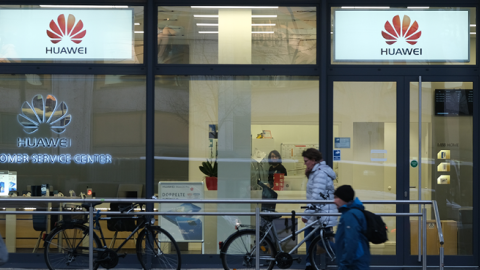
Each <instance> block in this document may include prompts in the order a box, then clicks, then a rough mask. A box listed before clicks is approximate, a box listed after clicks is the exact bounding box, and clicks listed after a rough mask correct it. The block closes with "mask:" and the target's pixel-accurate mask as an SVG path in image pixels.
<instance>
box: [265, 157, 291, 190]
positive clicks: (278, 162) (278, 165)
mask: <svg viewBox="0 0 480 270" xmlns="http://www.w3.org/2000/svg"><path fill="white" fill-rule="evenodd" d="M268 163H269V164H270V168H269V169H268V184H269V185H270V187H271V188H273V175H274V174H276V173H283V174H284V176H287V169H285V167H283V165H282V156H280V153H279V152H278V151H277V150H273V151H272V152H270V154H268Z"/></svg>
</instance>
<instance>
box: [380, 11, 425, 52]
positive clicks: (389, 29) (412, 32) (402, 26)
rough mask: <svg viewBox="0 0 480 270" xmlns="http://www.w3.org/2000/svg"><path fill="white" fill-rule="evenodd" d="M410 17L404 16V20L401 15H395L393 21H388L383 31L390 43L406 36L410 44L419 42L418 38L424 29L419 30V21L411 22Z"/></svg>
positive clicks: (387, 41) (386, 40) (384, 36)
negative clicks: (401, 19)
mask: <svg viewBox="0 0 480 270" xmlns="http://www.w3.org/2000/svg"><path fill="white" fill-rule="evenodd" d="M410 22H411V21H410V17H408V16H407V15H404V16H403V21H400V16H399V15H397V16H395V17H393V19H392V23H393V25H392V23H390V22H389V21H387V22H386V23H385V31H382V36H383V38H385V42H386V43H387V44H388V45H392V44H394V43H395V42H397V41H398V39H399V38H404V39H405V41H406V42H407V43H408V44H410V45H415V44H417V40H418V39H419V38H420V36H421V35H422V31H418V23H417V21H414V22H413V23H412V24H411V23H410Z"/></svg>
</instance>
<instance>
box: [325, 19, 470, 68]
mask: <svg viewBox="0 0 480 270" xmlns="http://www.w3.org/2000/svg"><path fill="white" fill-rule="evenodd" d="M334 16H335V21H334V29H333V35H334V48H333V50H334V51H333V55H334V57H333V58H334V62H342V61H348V62H352V61H358V62H372V61H373V62H374V61H406V62H425V61H429V62H468V61H469V60H470V50H469V47H470V46H469V45H470V25H469V15H468V11H467V10H455V11H445V10H428V11H419V10H417V11H415V10H336V11H335V14H334Z"/></svg>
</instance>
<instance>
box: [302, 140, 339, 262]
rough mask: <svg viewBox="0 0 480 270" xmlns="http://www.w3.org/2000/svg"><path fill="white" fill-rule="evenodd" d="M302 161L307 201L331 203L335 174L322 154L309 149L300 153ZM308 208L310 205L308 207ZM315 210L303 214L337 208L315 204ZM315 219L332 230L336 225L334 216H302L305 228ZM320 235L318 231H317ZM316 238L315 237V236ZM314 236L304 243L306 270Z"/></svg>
mask: <svg viewBox="0 0 480 270" xmlns="http://www.w3.org/2000/svg"><path fill="white" fill-rule="evenodd" d="M302 156H303V160H304V162H305V165H306V166H307V168H306V169H305V175H306V176H307V177H308V183H307V190H306V195H307V200H331V201H333V199H334V198H333V193H334V192H335V187H334V186H333V180H335V179H336V178H337V175H336V174H335V172H334V171H333V170H332V168H330V166H328V165H327V164H326V162H325V161H323V157H322V153H320V151H318V150H317V149H314V148H309V149H307V150H305V151H303V153H302ZM309 206H310V205H309ZM315 206H316V209H307V210H305V213H338V210H337V207H336V206H335V204H333V203H319V204H315ZM317 218H319V219H320V222H321V224H322V225H323V227H326V228H328V230H332V227H333V226H335V225H336V224H337V217H336V216H322V217H314V216H304V217H302V221H303V222H304V223H306V224H305V226H307V225H309V224H311V223H313V222H315V221H316V220H317ZM312 230H313V228H312V227H311V228H308V229H306V230H305V234H304V236H305V237H306V236H307V235H308V234H309V233H310V232H311V231H312ZM317 233H320V231H317ZM315 236H316V235H315ZM315 236H313V237H311V238H309V239H308V240H307V241H306V244H307V259H306V268H305V269H307V270H309V269H313V268H312V266H311V263H310V259H309V256H308V255H309V254H308V249H309V247H310V243H311V242H312V240H313V239H314V238H315Z"/></svg>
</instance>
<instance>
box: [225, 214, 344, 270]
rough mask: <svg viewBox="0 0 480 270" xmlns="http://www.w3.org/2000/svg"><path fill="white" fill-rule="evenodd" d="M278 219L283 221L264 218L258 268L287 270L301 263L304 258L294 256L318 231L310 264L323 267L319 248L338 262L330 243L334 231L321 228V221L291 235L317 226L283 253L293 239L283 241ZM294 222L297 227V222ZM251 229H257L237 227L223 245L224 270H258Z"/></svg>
mask: <svg viewBox="0 0 480 270" xmlns="http://www.w3.org/2000/svg"><path fill="white" fill-rule="evenodd" d="M276 218H280V216H274V217H273V218H270V216H266V217H265V218H264V217H262V218H261V222H262V223H261V225H260V245H259V247H260V265H259V266H260V267H259V269H267V270H270V269H272V268H273V267H274V266H275V265H277V266H278V267H279V268H281V269H286V268H289V267H290V266H291V265H292V264H293V261H297V262H298V263H300V262H301V258H300V257H293V256H292V254H293V253H294V252H295V251H296V250H297V249H298V248H299V247H300V246H301V245H302V244H303V243H304V242H305V241H307V240H308V239H309V238H311V237H312V236H313V235H315V234H316V232H317V231H319V230H320V235H319V236H317V237H315V238H313V240H312V243H311V244H310V248H309V254H310V262H311V264H312V266H313V267H314V269H322V268H320V267H321V260H320V256H318V255H319V254H318V253H319V252H320V249H319V248H318V247H325V248H323V249H324V250H325V251H326V253H327V256H328V257H329V258H330V260H331V261H333V260H335V252H334V251H333V248H332V246H331V245H330V241H329V239H330V238H331V237H333V236H334V234H333V232H332V231H327V230H326V228H325V227H323V226H322V224H321V223H320V219H317V221H316V222H313V223H311V224H309V225H307V226H305V228H302V229H300V230H297V231H295V232H292V234H293V233H294V234H295V235H298V234H299V233H301V232H303V231H305V230H306V229H307V228H310V227H314V229H313V230H312V232H310V234H308V235H307V236H306V237H305V238H304V239H303V240H302V241H301V242H300V243H298V244H297V245H296V246H295V247H293V248H292V250H290V251H289V252H288V253H287V252H285V251H283V249H282V246H281V243H283V242H285V241H287V240H288V239H289V238H290V236H287V237H285V238H283V239H279V238H278V235H277V230H276V228H275V226H274V225H273V222H272V221H273V219H276ZM292 219H294V215H292ZM292 223H293V224H294V222H292ZM292 226H294V225H292ZM241 227H249V228H250V229H240V228H241ZM252 227H253V228H254V226H250V225H242V224H238V225H237V226H235V229H236V230H237V231H236V232H234V233H233V234H231V235H230V236H229V237H228V238H227V240H225V241H224V242H220V258H221V260H222V264H223V268H224V269H225V270H233V269H237V270H238V269H255V259H256V258H255V256H256V249H255V244H256V241H255V239H256V238H255V229H251V228H252ZM292 231H293V230H292ZM292 236H293V235H292ZM320 243H321V244H320ZM277 248H278V250H277Z"/></svg>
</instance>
